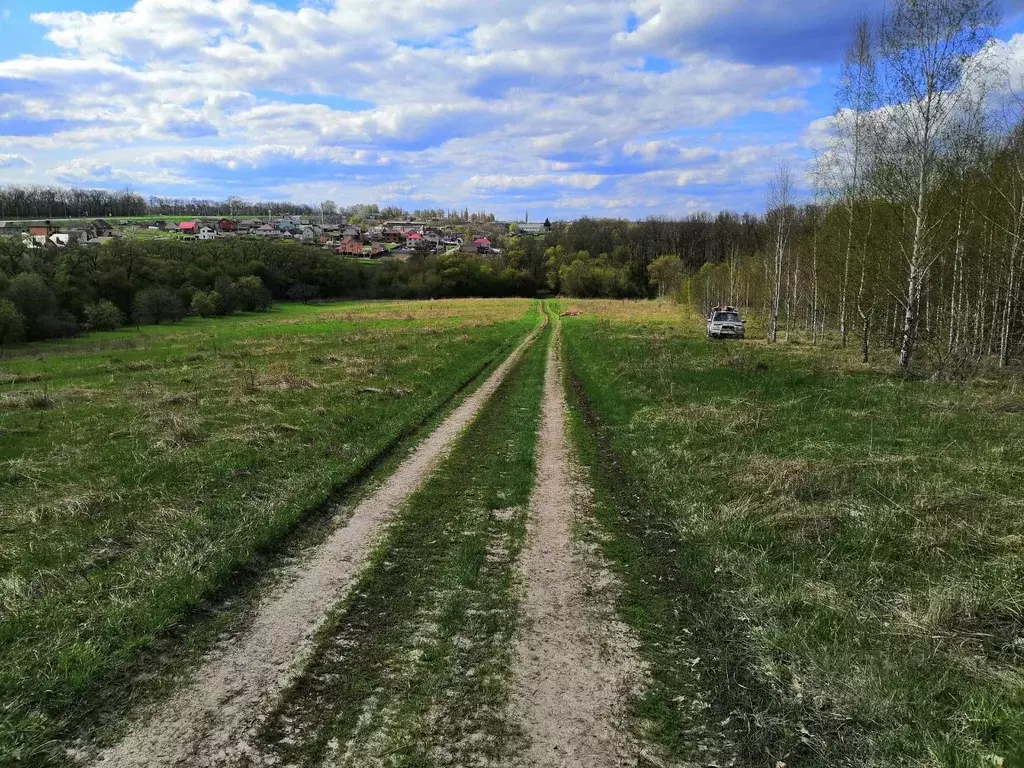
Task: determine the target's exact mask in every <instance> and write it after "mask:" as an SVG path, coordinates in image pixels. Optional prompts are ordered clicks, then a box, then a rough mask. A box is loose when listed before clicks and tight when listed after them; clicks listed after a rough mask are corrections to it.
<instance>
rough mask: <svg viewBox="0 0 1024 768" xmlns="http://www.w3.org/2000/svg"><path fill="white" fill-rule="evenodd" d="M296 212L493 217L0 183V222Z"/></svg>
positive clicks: (335, 217) (358, 218)
mask: <svg viewBox="0 0 1024 768" xmlns="http://www.w3.org/2000/svg"><path fill="white" fill-rule="evenodd" d="M290 215H301V216H309V217H310V218H319V217H323V218H325V219H326V218H329V219H330V220H331V221H345V222H348V221H352V222H358V223H362V222H364V221H365V220H367V219H368V218H371V217H375V218H378V219H381V220H384V221H387V220H396V219H406V220H408V219H427V220H432V221H437V220H440V221H450V222H453V223H467V224H468V223H484V222H493V221H495V216H494V214H493V213H488V212H486V211H479V212H474V213H470V211H469V209H468V208H463V209H462V210H455V209H444V208H427V209H421V210H414V211H408V210H405V209H404V208H400V207H398V206H393V205H392V206H383V207H382V206H379V205H376V204H356V205H352V206H347V207H346V206H339V205H337V204H336V203H335V202H334V201H333V200H324V201H323V202H321V203H318V204H309V203H293V202H284V201H262V200H256V201H254V200H246V199H244V198H242V197H229V198H226V199H224V200H211V199H206V198H197V197H167V196H160V195H150V196H148V197H145V196H143V195H141V194H139V193H137V192H134V191H133V190H131V189H123V190H107V189H78V188H73V187H55V186H46V185H38V186H23V185H16V184H8V185H3V186H0V221H7V220H12V219H13V220H17V219H86V218H107V217H118V218H131V217H136V216H196V217H211V218H212V217H220V216H230V217H248V218H253V217H278V216H290Z"/></svg>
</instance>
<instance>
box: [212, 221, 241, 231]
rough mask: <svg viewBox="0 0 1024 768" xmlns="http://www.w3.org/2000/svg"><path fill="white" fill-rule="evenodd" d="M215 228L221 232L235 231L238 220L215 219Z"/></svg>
mask: <svg viewBox="0 0 1024 768" xmlns="http://www.w3.org/2000/svg"><path fill="white" fill-rule="evenodd" d="M217 229H219V230H220V231H221V232H237V231H238V222H237V221H233V220H231V219H219V220H218V221H217Z"/></svg>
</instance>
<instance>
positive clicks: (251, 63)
mask: <svg viewBox="0 0 1024 768" xmlns="http://www.w3.org/2000/svg"><path fill="white" fill-rule="evenodd" d="M733 1H734V0H723V2H724V3H725V5H726V6H727V5H728V3H731V2H733ZM670 5H673V4H671V3H665V4H662V3H657V2H653V1H651V0H636V1H635V2H631V1H630V0H574V2H572V3H570V4H554V3H550V2H546V1H545V0H516V1H515V2H513V0H489V2H486V3H481V2H477V1H476V0H403V2H383V3H382V2H379V0H373V1H371V0H337V2H335V3H334V4H330V3H320V4H318V7H305V8H300V9H299V10H296V11H292V10H286V9H282V8H278V7H276V6H272V5H269V4H265V3H262V2H256V1H255V0H137V2H136V3H135V4H134V6H132V7H131V8H130V9H129V10H127V11H124V12H120V13H84V12H75V11H71V12H61V13H37V14H35V15H33V17H32V18H33V19H34V20H35V21H36V22H37V23H38V24H39V25H40V32H41V33H43V34H45V35H46V37H47V38H48V39H49V40H50V41H51V42H52V43H54V44H55V45H57V46H59V47H60V48H61V49H62V53H61V55H59V56H18V57H14V58H8V59H6V60H4V59H3V58H2V57H0V79H3V80H5V81H6V82H8V83H11V84H13V85H15V86H17V88H16V89H14V90H12V89H11V88H8V89H7V93H0V143H2V144H3V145H4V146H5V148H9V149H8V151H11V152H15V151H16V152H18V153H19V154H20V155H23V156H25V157H31V158H32V159H33V160H34V161H35V163H34V166H33V169H32V173H33V174H35V177H36V179H37V180H39V181H51V180H55V179H57V178H59V179H63V180H67V181H74V180H81V183H87V182H92V183H100V182H109V183H122V182H131V183H133V184H135V185H136V186H138V187H140V188H144V191H151V192H162V191H164V190H163V188H162V185H165V184H170V185H175V184H195V185H201V186H202V187H203V189H207V190H210V189H213V190H217V189H220V190H224V191H225V192H226V191H228V190H230V192H232V193H234V192H238V191H241V192H242V193H245V194H249V195H251V196H253V197H256V196H262V195H265V193H266V191H267V189H269V188H272V189H274V190H279V191H285V192H286V193H289V194H300V193H302V194H305V193H307V192H309V191H310V190H314V189H325V188H334V189H336V188H337V186H338V184H339V182H338V180H337V178H336V177H337V175H339V174H341V175H343V176H344V178H345V179H346V182H347V184H343V185H342V186H343V188H344V189H346V190H349V191H350V192H351V194H354V195H366V196H367V197H365V198H363V199H370V198H369V197H368V196H369V195H372V194H376V195H393V196H394V197H395V198H396V199H397V198H403V199H423V200H431V201H434V202H436V203H438V204H442V205H463V204H468V205H471V206H472V205H475V204H476V203H478V202H479V204H481V205H483V204H486V205H488V206H490V207H499V210H500V206H501V205H503V204H505V203H506V202H507V201H515V202H514V205H515V210H518V207H519V206H520V203H519V202H518V201H519V197H520V195H521V194H522V195H529V194H533V195H536V196H537V197H538V199H540V200H541V202H546V203H550V204H551V205H552V206H553V205H555V204H556V203H558V204H559V205H561V206H562V207H563V208H565V207H567V206H568V207H572V206H571V205H569V203H567V202H566V201H572V200H576V202H579V200H580V199H594V200H595V201H600V202H595V205H600V206H607V207H609V208H615V206H620V207H619V208H615V209H616V210H627V209H628V210H633V211H641V212H642V211H646V210H649V209H650V208H651V207H652V206H651V205H648V203H654V201H655V200H660V203H657V204H654V205H653V208H655V209H659V206H660V210H663V211H674V210H676V209H677V207H678V206H679V205H683V203H680V202H679V201H678V200H677V199H675V198H674V197H672V196H671V195H670V194H669V192H667V191H666V190H671V189H678V184H677V182H678V181H679V180H680V179H685V181H686V185H690V184H705V185H708V184H716V183H732V181H733V180H734V178H735V168H736V167H738V166H735V165H731V164H730V163H733V162H735V156H730V155H729V154H728V153H729V152H730V151H733V152H735V151H736V150H737V148H736V147H730V146H728V144H729V142H728V141H726V142H725V144H724V145H722V146H720V145H719V144H720V143H721V142H718V143H716V142H715V141H711V140H709V138H708V137H707V136H704V137H702V138H700V139H698V140H696V141H692V142H689V141H685V142H684V141H682V140H679V139H677V138H673V136H674V135H675V134H677V133H678V132H679V131H683V130H690V131H693V132H704V133H706V132H707V131H709V130H712V129H714V128H716V127H717V126H719V125H720V124H724V123H726V122H727V121H735V120H737V119H742V118H743V117H744V116H748V115H752V114H761V115H772V114H786V113H790V112H793V111H800V110H805V109H806V108H807V102H806V97H805V94H806V90H807V88H808V87H809V86H811V85H813V84H814V83H816V82H817V81H818V79H819V75H818V73H817V72H816V71H815V70H813V69H808V68H804V67H799V66H792V65H786V64H778V65H767V66H757V65H753V64H750V63H743V62H740V61H737V60H730V59H727V58H721V57H717V56H714V55H709V54H708V53H707V52H704V51H700V50H693V49H687V50H676V51H663V53H664V54H665V55H670V56H672V57H673V58H672V66H671V67H670V68H668V71H660V70H659V71H645V69H644V67H643V66H642V65H643V56H642V55H640V54H639V53H638V51H637V49H636V47H635V46H634V45H633V42H634V41H635V40H639V39H640V38H641V37H642V36H643V35H648V36H650V35H653V32H652V31H651V30H653V29H655V27H656V26H657V25H656V24H655V23H654V21H653V20H654V19H655V17H656V16H657V15H658V14H663V16H662V18H668V17H667V16H664V14H668V13H669V10H670V9H669V10H666V9H667V8H668V6H670ZM663 6H664V7H663ZM675 6H679V7H680V8H684V9H689V10H687V13H690V14H691V15H692V14H693V13H697V14H698V15H699V14H700V13H703V11H701V10H700V8H701V7H704V6H705V4H703V3H696V2H695V0H694V1H691V0H685V1H683V0H680V2H679V3H676V4H675V5H674V6H673V7H675ZM677 10H678V9H677ZM631 12H635V13H637V14H638V16H639V17H640V19H641V20H642V24H641V27H640V28H639V29H638V30H637V32H636V34H635V35H633V36H629V35H625V36H624V33H623V30H625V29H626V25H627V20H628V18H629V15H630V13H631ZM673 13H674V11H673ZM670 15H671V14H670ZM673 18H676V19H677V21H678V18H684V19H685V18H690V17H687V16H685V14H684V16H682V17H676V16H674V17H673ZM665 23H667V22H665ZM673 23H675V22H673ZM652 25H653V26H652ZM650 40H651V41H652V45H653V44H655V43H657V41H656V40H655V38H654V37H651V38H650ZM657 45H660V43H657ZM641 53H642V52H641ZM765 119H770V118H765ZM5 126H8V130H7V132H6V135H5ZM10 126H14V128H13V129H12V128H10ZM772 151H776V152H779V151H784V152H790V150H789V149H785V150H780V149H779V148H778V147H775V149H774V150H772ZM730 158H732V159H730ZM758 162H760V161H758ZM289 164H293V165H295V166H296V171H295V175H296V177H295V178H293V177H292V176H293V174H292V173H291V172H290V170H289V167H288V166H289ZM627 164H628V165H629V167H628V168H627V167H626V165H627ZM7 170H8V169H6V168H4V167H3V166H2V165H0V171H7ZM272 170H273V172H274V173H282V174H284V175H285V177H284V178H280V179H279V180H277V181H276V182H274V183H271V182H270V181H269V180H268V178H266V176H269V175H271V171H272ZM654 170H661V171H664V172H665V176H664V178H663V179H662V181H664V186H663V187H659V188H658V189H659V190H660V192H659V194H661V195H662V197H659V198H656V197H655V196H654V193H653V192H652V193H650V194H646V193H641V192H640V191H639V190H638V188H637V187H636V186H635V185H632V186H631V182H630V179H629V176H630V175H632V176H635V177H636V178H645V177H644V176H643V174H645V173H647V172H649V171H654ZM303 173H304V174H306V176H305V177H304V178H298V177H297V176H301V174H303ZM261 174H263V175H261ZM754 176H756V174H754V173H751V177H754ZM3 178H4V175H3V173H0V181H2V180H3ZM246 183H251V184H252V185H254V186H253V188H251V189H248V190H247V189H245V187H244V185H245V184H246ZM271 184H272V185H271ZM353 184H358V185H359V186H358V188H357V189H353ZM268 185H271V186H268ZM620 188H621V189H624V190H625V194H624V195H620V196H616V195H614V194H612V193H611V192H606V189H611V190H618V189H620ZM581 193H582V198H581ZM332 197H334V198H335V199H339V198H341V197H342V195H338V194H336V195H332ZM736 199H737V198H733V200H734V201H735V200H736ZM380 200H381V202H387V201H388V200H387V199H385V198H380ZM631 200H632V201H633V202H630V201H631ZM613 202H614V203H615V205H614V206H613V205H612V203H613ZM508 204H509V205H512V204H513V203H511V202H509V203H508ZM736 204H739V203H736Z"/></svg>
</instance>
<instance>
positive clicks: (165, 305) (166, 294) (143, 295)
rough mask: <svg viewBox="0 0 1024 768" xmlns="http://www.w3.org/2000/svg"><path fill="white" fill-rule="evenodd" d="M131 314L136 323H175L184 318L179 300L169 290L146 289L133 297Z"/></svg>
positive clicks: (183, 308) (182, 306) (183, 309)
mask: <svg viewBox="0 0 1024 768" xmlns="http://www.w3.org/2000/svg"><path fill="white" fill-rule="evenodd" d="M133 307H134V311H133V312H132V315H133V317H134V318H135V322H137V323H155V324H157V325H159V324H160V323H163V322H168V323H176V322H178V321H179V320H181V319H183V318H184V317H185V307H184V305H183V304H182V303H181V299H180V298H179V297H178V294H176V293H175V292H174V291H172V290H171V289H170V288H159V287H156V288H146V289H145V290H142V291H139V292H138V293H137V294H136V295H135V303H134V305H133Z"/></svg>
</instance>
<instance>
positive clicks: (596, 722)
mask: <svg viewBox="0 0 1024 768" xmlns="http://www.w3.org/2000/svg"><path fill="white" fill-rule="evenodd" d="M560 331H561V324H560V323H558V325H556V327H555V332H554V334H553V336H552V341H551V346H550V348H549V351H548V365H547V371H546V372H545V379H544V401H543V402H544V404H543V413H542V420H541V427H540V439H539V445H538V457H537V483H536V486H535V488H534V492H533V497H532V499H531V518H530V521H529V523H528V529H527V542H526V547H525V548H524V550H523V553H522V558H521V573H522V581H523V585H524V595H523V603H522V605H523V614H524V626H523V627H522V630H521V633H520V637H519V640H518V643H517V648H516V657H517V664H516V668H515V684H514V695H513V704H512V710H513V713H514V715H515V716H516V717H518V718H519V719H520V721H521V724H522V727H523V729H524V731H525V733H526V736H527V738H528V744H527V746H526V749H525V751H524V754H523V755H522V756H521V757H520V760H519V763H518V764H519V765H522V766H530V768H556V767H557V768H570V767H571V768H577V767H578V768H612V767H613V766H622V765H635V764H636V763H637V760H638V759H639V757H640V754H641V753H640V748H639V746H638V745H637V743H636V741H635V740H634V739H633V738H632V737H631V735H630V734H629V728H628V726H627V713H626V705H627V703H628V700H629V698H630V696H631V695H632V694H633V693H634V692H635V691H636V690H637V688H638V686H639V685H640V683H641V682H642V678H643V668H642V666H641V665H640V662H639V661H638V660H637V657H636V653H635V648H636V643H635V641H634V640H633V639H632V637H631V635H630V633H629V631H628V629H627V628H626V627H625V625H623V624H622V623H621V622H620V621H618V620H617V618H616V617H615V615H614V611H613V610H612V608H611V606H610V605H608V604H607V603H606V602H605V603H602V602H601V601H600V600H597V601H595V600H593V599H591V598H589V597H588V593H589V592H590V590H588V588H587V586H585V585H586V584H590V583H591V582H592V581H593V580H594V578H595V577H596V576H601V577H604V578H605V579H607V578H609V575H608V574H596V573H593V572H592V569H591V568H588V563H587V557H586V555H585V553H583V552H582V551H579V549H577V548H576V545H575V542H574V538H573V531H572V529H573V526H574V523H575V521H574V516H575V515H574V512H575V509H576V508H578V507H579V506H580V505H581V504H580V500H581V495H582V491H581V489H580V488H579V487H578V485H577V484H576V483H575V481H574V476H573V466H572V464H571V462H570V459H569V452H568V449H567V445H566V436H565V426H566V418H565V410H566V402H565V394H564V391H563V388H562V368H561V362H560V359H559V340H560ZM593 565H594V564H593V563H591V566H593Z"/></svg>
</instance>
